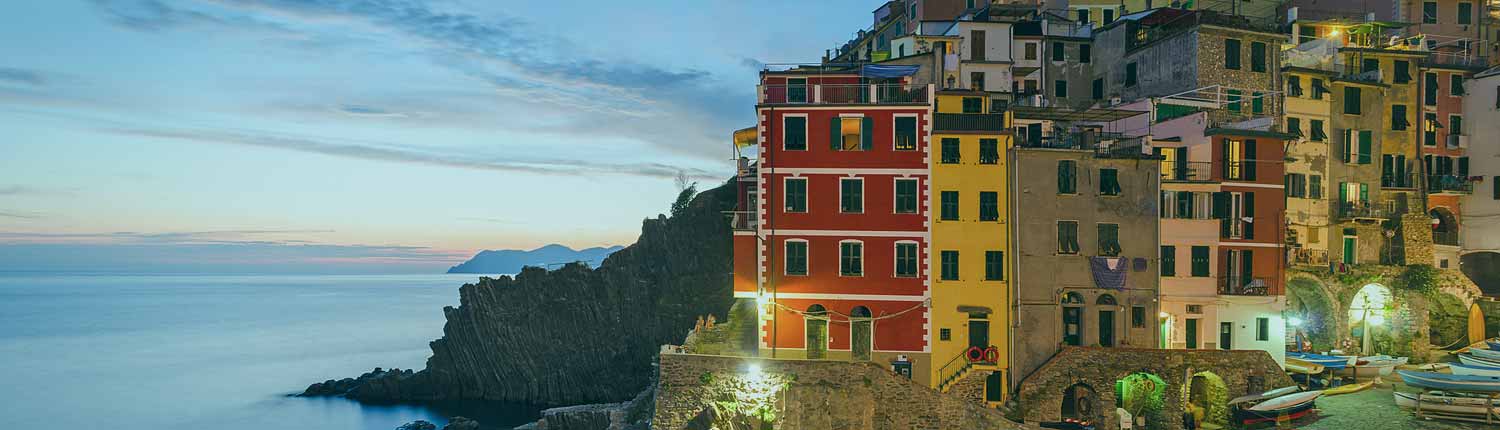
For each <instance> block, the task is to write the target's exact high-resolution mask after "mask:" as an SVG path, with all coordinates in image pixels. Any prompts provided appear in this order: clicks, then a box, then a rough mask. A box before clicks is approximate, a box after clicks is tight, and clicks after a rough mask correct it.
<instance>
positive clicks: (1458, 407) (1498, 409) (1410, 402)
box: [1393, 391, 1500, 416]
mask: <svg viewBox="0 0 1500 430" xmlns="http://www.w3.org/2000/svg"><path fill="white" fill-rule="evenodd" d="M1393 395H1394V396H1395V397H1396V406H1400V407H1403V408H1407V409H1416V407H1417V398H1418V394H1417V393H1406V392H1401V391H1397V392H1395V393H1394V394H1393ZM1420 396H1421V403H1422V411H1423V412H1441V413H1449V414H1457V415H1477V416H1484V415H1485V407H1484V404H1485V403H1486V402H1488V401H1489V399H1487V398H1484V397H1470V396H1460V395H1457V394H1452V393H1446V392H1441V391H1433V392H1427V393H1423V394H1421V395H1420ZM1490 412H1493V413H1495V414H1497V415H1500V400H1497V401H1494V402H1493V403H1491V404H1490Z"/></svg>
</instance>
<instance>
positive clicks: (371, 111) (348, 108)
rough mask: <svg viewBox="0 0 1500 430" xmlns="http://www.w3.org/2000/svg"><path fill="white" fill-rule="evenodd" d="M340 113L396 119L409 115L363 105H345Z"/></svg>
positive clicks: (340, 107) (341, 107) (340, 109)
mask: <svg viewBox="0 0 1500 430" xmlns="http://www.w3.org/2000/svg"><path fill="white" fill-rule="evenodd" d="M338 111H339V112H341V113H343V114H345V115H351V116H362V117H395V118H405V117H406V116H407V114H404V113H399V112H391V111H388V110H385V109H381V108H378V107H373V106H362V105H343V106H339V108H338Z"/></svg>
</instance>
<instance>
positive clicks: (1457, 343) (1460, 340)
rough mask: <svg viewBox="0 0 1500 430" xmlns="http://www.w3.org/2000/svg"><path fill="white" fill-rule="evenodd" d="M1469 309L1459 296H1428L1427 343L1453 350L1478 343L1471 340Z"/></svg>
mask: <svg viewBox="0 0 1500 430" xmlns="http://www.w3.org/2000/svg"><path fill="white" fill-rule="evenodd" d="M1468 327H1469V307H1468V306H1466V305H1465V304H1464V300H1463V299H1462V298H1459V297H1458V296H1455V295H1452V294H1448V293H1445V292H1434V293H1432V294H1428V295H1427V342H1428V343H1429V344H1431V345H1432V346H1436V347H1439V348H1443V349H1452V348H1456V347H1461V346H1464V345H1468V344H1469V343H1473V342H1478V341H1479V339H1469V338H1468V337H1469V336H1468Z"/></svg>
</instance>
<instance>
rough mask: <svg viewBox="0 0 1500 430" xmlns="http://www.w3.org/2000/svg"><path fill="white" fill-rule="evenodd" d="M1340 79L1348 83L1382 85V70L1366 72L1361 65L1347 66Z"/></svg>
mask: <svg viewBox="0 0 1500 430" xmlns="http://www.w3.org/2000/svg"><path fill="white" fill-rule="evenodd" d="M1339 78H1341V79H1344V80H1346V81H1360V82H1371V83H1380V69H1373V70H1364V68H1363V67H1361V65H1360V64H1345V65H1344V73H1342V74H1340V75H1339Z"/></svg>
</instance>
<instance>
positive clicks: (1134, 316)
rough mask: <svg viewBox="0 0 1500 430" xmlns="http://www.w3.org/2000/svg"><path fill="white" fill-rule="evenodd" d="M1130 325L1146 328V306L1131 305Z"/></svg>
mask: <svg viewBox="0 0 1500 430" xmlns="http://www.w3.org/2000/svg"><path fill="white" fill-rule="evenodd" d="M1130 326H1131V327H1134V328H1146V307H1145V306H1131V307H1130Z"/></svg>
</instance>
